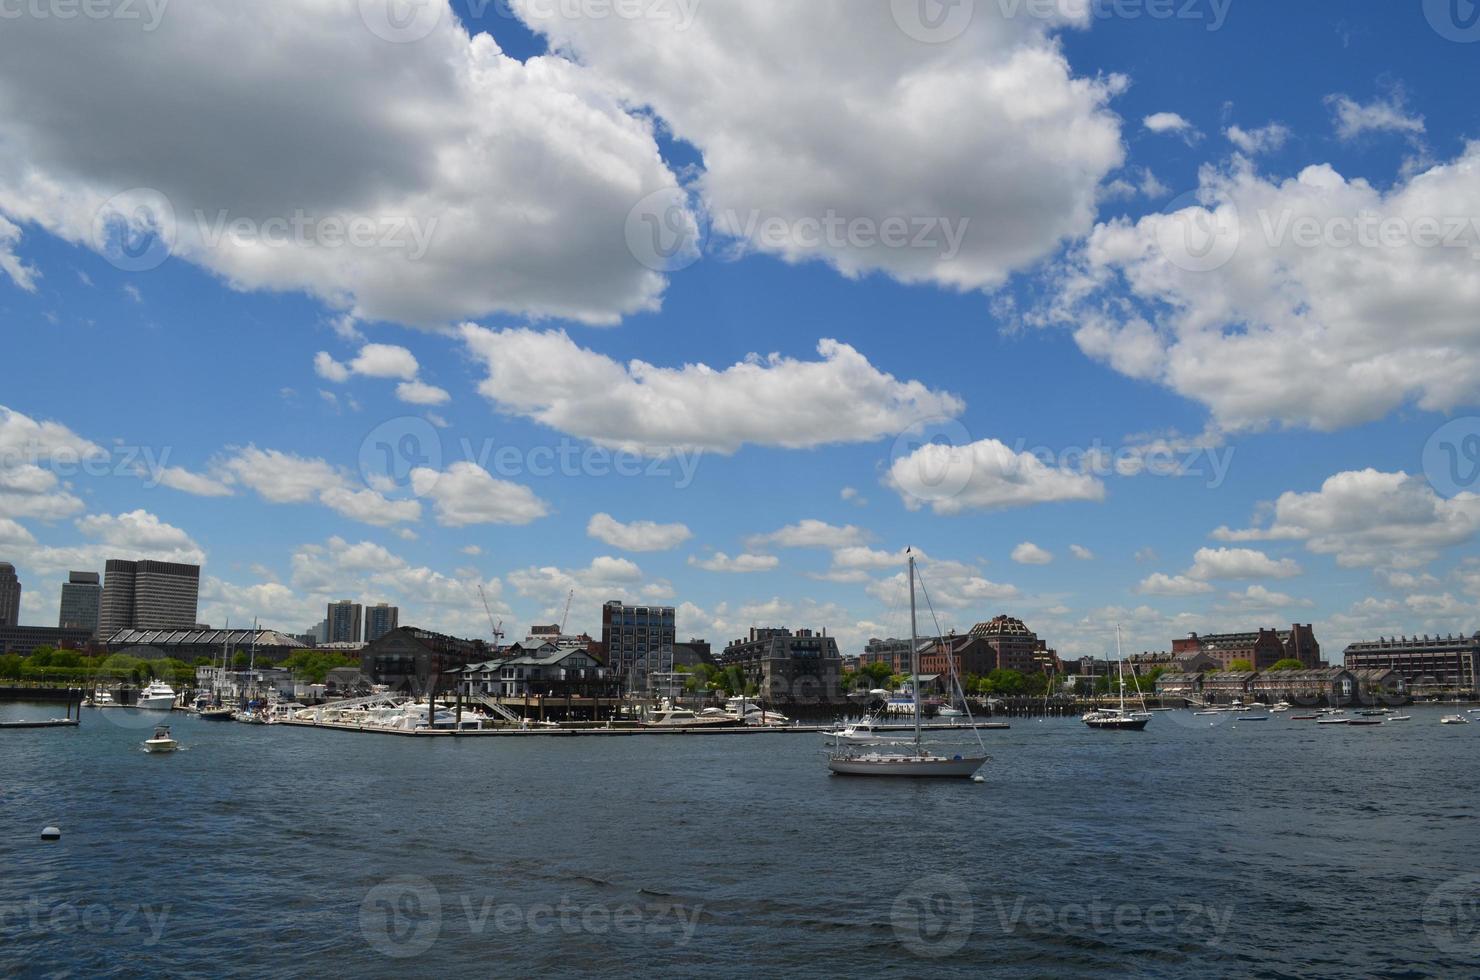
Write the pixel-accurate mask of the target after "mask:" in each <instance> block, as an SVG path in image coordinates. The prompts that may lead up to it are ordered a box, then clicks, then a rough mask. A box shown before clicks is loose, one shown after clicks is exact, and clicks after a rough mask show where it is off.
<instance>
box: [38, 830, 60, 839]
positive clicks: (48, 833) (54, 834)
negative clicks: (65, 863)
mask: <svg viewBox="0 0 1480 980" xmlns="http://www.w3.org/2000/svg"><path fill="white" fill-rule="evenodd" d="M41 839H42V840H61V839H62V832H61V830H60V829H59V828H57V827H43V828H42V829H41Z"/></svg>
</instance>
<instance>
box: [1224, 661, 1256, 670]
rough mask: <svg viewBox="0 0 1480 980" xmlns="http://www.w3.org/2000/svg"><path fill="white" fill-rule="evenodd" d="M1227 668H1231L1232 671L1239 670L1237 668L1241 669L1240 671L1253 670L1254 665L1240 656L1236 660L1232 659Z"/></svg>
mask: <svg viewBox="0 0 1480 980" xmlns="http://www.w3.org/2000/svg"><path fill="white" fill-rule="evenodd" d="M1228 669H1229V670H1233V671H1239V670H1242V671H1250V670H1253V669H1254V665H1253V664H1252V663H1250V662H1249V661H1247V660H1244V659H1242V658H1240V659H1238V660H1235V661H1232V662H1231V663H1230V664H1229V665H1228Z"/></svg>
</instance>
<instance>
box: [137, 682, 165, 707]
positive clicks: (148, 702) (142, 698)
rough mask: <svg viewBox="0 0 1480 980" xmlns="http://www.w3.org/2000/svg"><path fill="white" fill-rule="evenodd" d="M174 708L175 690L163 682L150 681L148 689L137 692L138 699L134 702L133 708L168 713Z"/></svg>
mask: <svg viewBox="0 0 1480 980" xmlns="http://www.w3.org/2000/svg"><path fill="white" fill-rule="evenodd" d="M174 706H175V689H174V688H172V687H170V686H169V685H168V684H166V683H165V682H164V681H151V682H150V683H149V686H148V687H146V688H144V690H142V691H140V692H139V698H138V700H137V701H135V702H134V707H136V708H144V709H147V710H149V711H169V710H170V709H172V708H173V707H174Z"/></svg>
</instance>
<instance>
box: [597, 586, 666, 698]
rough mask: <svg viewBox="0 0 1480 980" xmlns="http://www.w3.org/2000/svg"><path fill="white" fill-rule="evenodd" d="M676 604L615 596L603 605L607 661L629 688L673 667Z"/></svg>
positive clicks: (639, 684)
mask: <svg viewBox="0 0 1480 980" xmlns="http://www.w3.org/2000/svg"><path fill="white" fill-rule="evenodd" d="M674 636H675V631H674V612H673V607H672V606H629V605H626V604H624V603H622V602H618V601H616V600H613V601H611V602H608V603H607V604H606V605H604V606H602V607H601V646H602V649H603V650H605V651H606V663H607V666H608V667H610V668H611V669H612V671H613V673H615V674H616V676H617V677H619V678H621V679H622V682H623V684H624V685H626V686H627V689H628V690H636V689H640V688H641V687H644V686H645V685H646V684H647V675H649V674H652V673H666V672H669V671H672V670H673V640H674Z"/></svg>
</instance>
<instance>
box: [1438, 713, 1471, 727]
mask: <svg viewBox="0 0 1480 980" xmlns="http://www.w3.org/2000/svg"><path fill="white" fill-rule="evenodd" d="M1469 723H1470V719H1468V718H1466V717H1465V716H1464V715H1445V716H1444V717H1443V718H1440V719H1439V724H1441V725H1468V724H1469Z"/></svg>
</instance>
